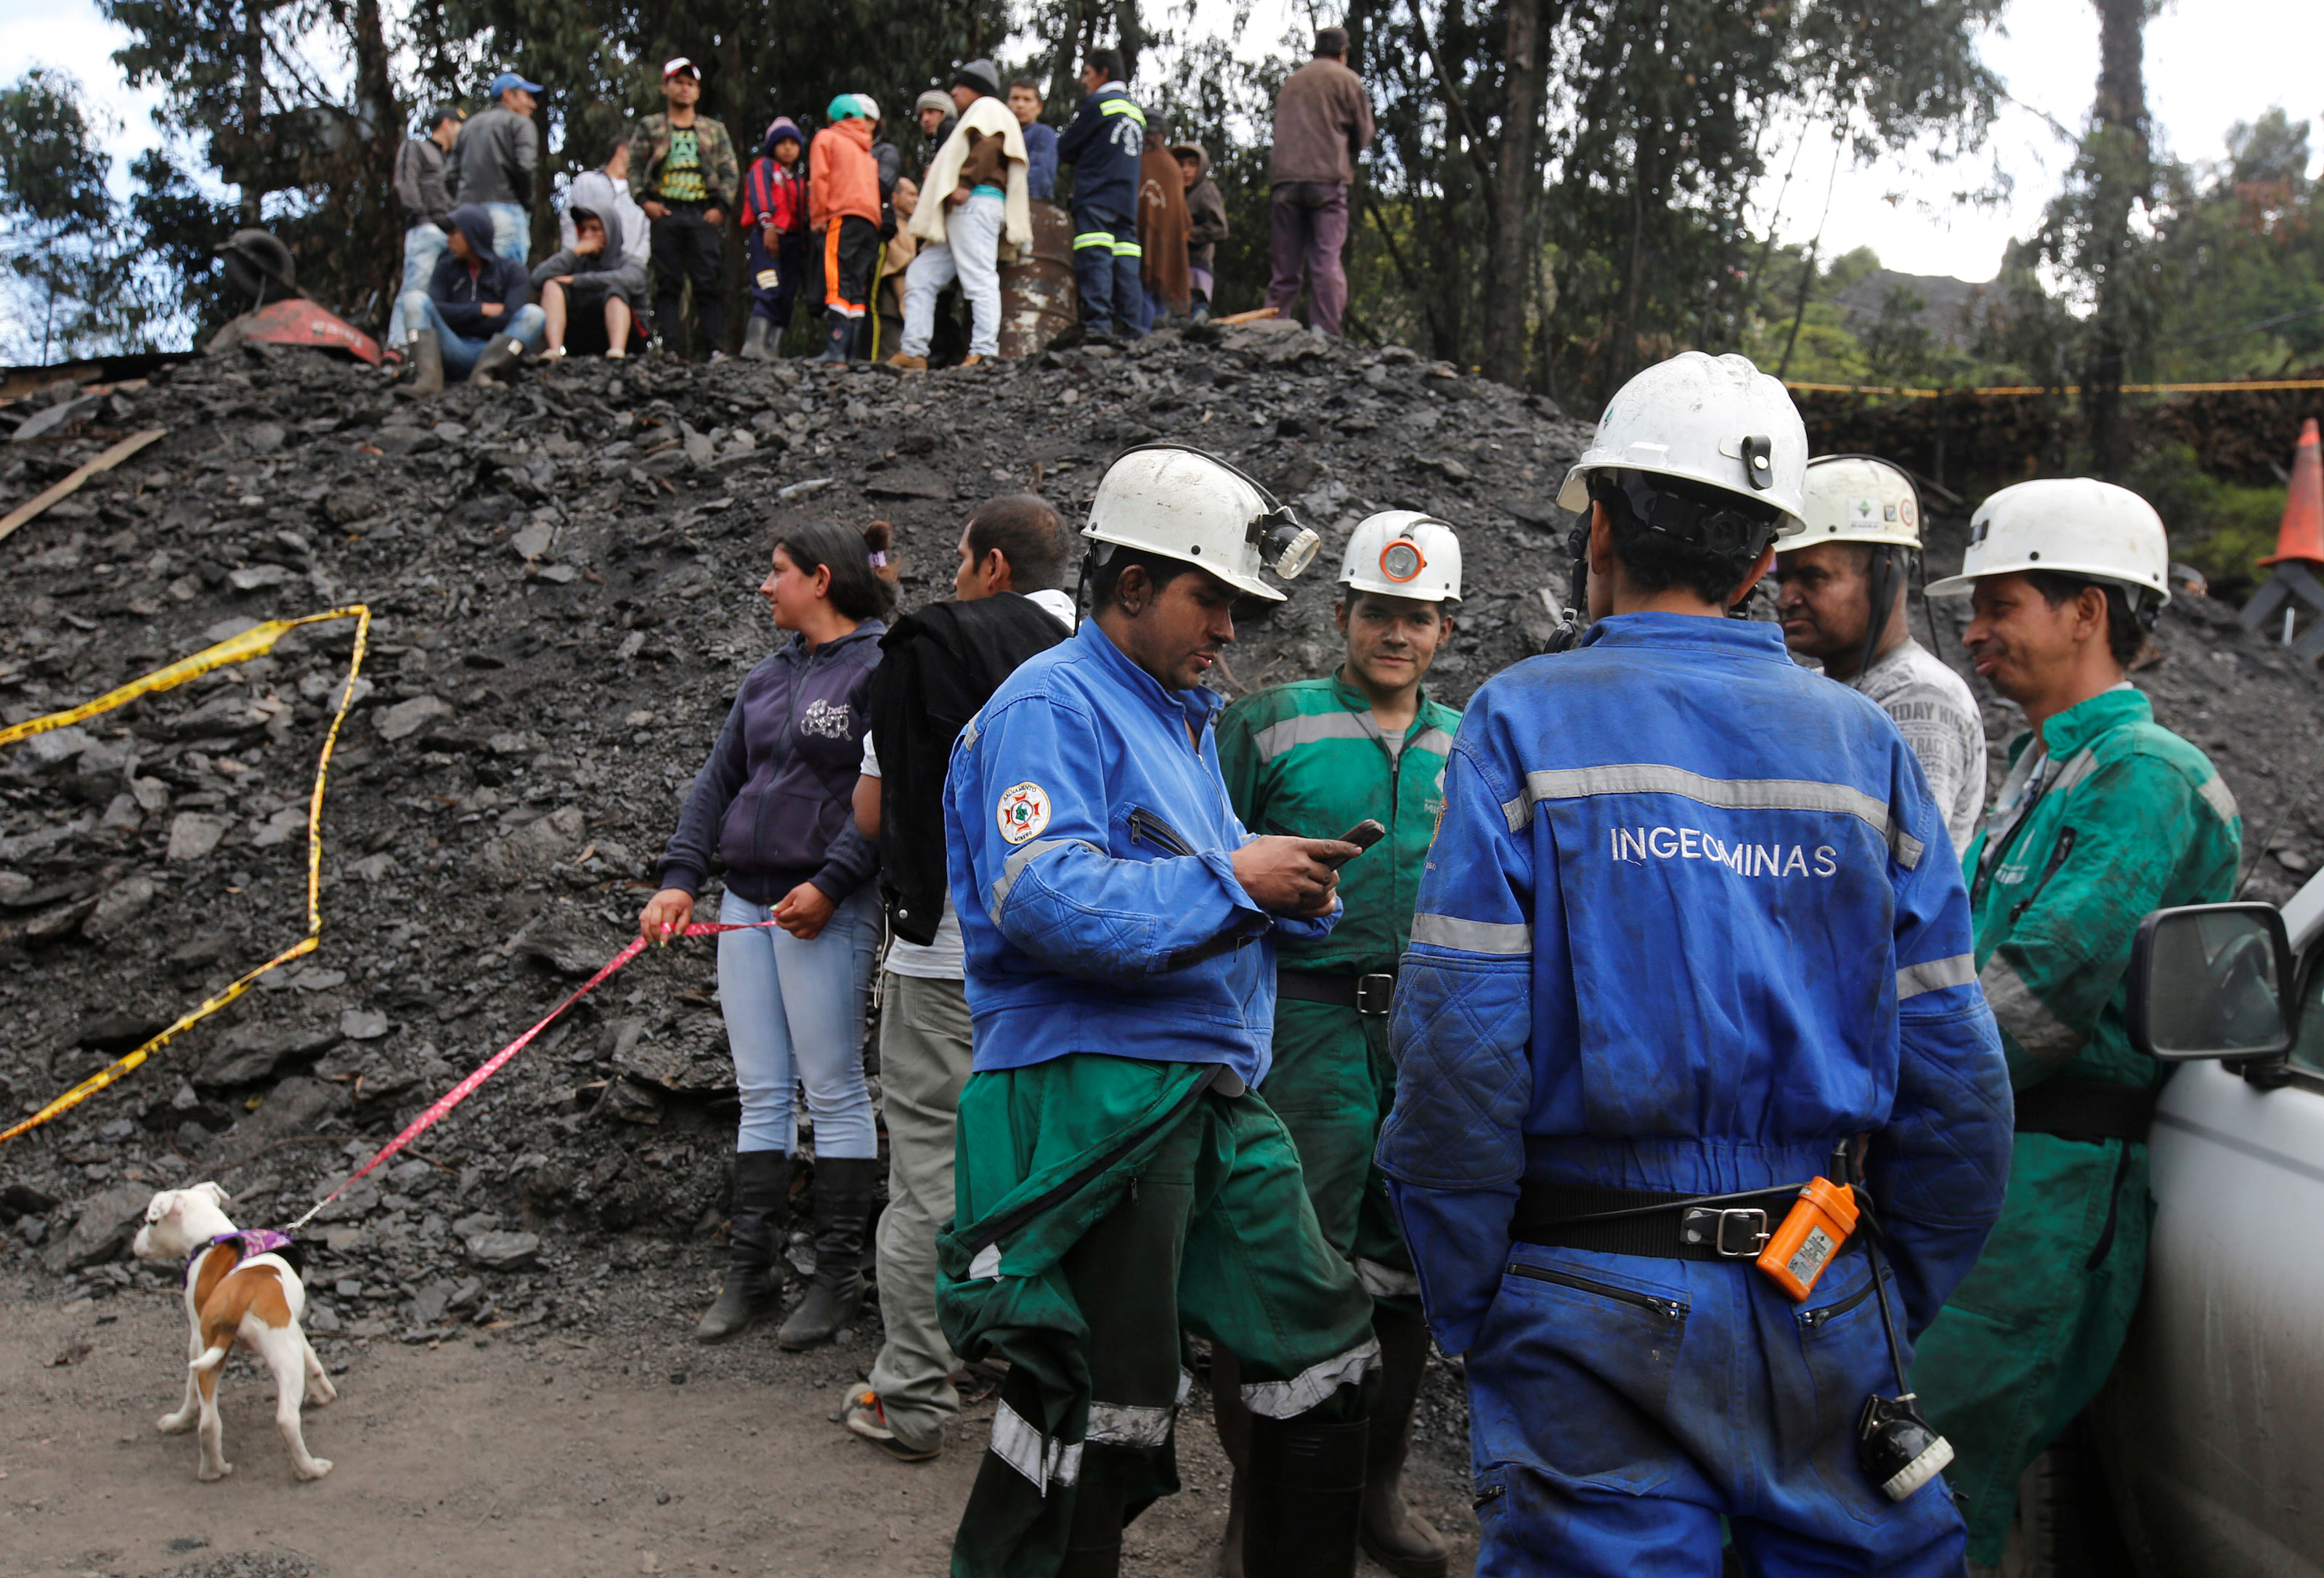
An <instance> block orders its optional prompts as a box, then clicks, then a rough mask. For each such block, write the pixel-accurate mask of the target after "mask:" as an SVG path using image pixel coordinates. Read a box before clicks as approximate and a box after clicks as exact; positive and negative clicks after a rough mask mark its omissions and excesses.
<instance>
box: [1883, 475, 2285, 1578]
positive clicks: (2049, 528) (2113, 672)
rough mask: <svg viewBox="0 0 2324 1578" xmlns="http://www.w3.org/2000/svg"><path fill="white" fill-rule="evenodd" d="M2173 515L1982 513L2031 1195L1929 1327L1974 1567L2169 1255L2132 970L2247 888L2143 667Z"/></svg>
mask: <svg viewBox="0 0 2324 1578" xmlns="http://www.w3.org/2000/svg"><path fill="white" fill-rule="evenodd" d="M2170 565H2171V551H2170V544H2169V542H2168V540H2166V538H2165V536H2164V532H2163V519H2162V517H2161V516H2159V515H2157V514H2156V513H2155V512H2154V508H2153V505H2151V504H2149V503H2147V502H2146V501H2145V500H2144V499H2143V498H2140V497H2139V496H2138V495H2137V494H2135V493H2132V492H2131V491H2130V490H2129V489H2127V488H2122V487H2116V486H2115V485H2114V484H2112V483H2104V482H2097V481H2093V480H2092V479H2090V478H2089V477H2071V478H2065V477H2061V478H2055V479H2050V480H2044V481H2040V482H2021V483H2019V484H2016V485H2015V487H2006V488H2004V489H2002V490H2001V491H2000V492H1999V493H1997V494H1994V495H1993V496H1992V497H1991V498H1989V499H1987V500H1986V501H1985V503H1982V504H1979V505H1978V509H1977V513H1976V515H1975V516H1974V517H1972V518H1971V520H1970V521H1969V551H1968V552H1967V554H1966V555H1964V556H1963V558H1962V560H1961V571H1960V575H1958V576H1953V577H1949V578H1947V579H1945V580H1941V581H1938V582H1936V583H1935V584H1933V585H1932V586H1930V587H1929V595H1930V596H1932V597H1969V598H1970V599H1971V600H1972V601H1971V604H1970V609H1971V614H1970V619H1969V630H1968V632H1967V633H1966V636H1965V641H1966V643H1967V645H1968V647H1969V652H1970V654H1971V656H1972V657H1973V658H1974V659H1975V660H1976V662H1977V671H1978V673H1979V674H1982V675H1984V676H1985V677H1986V678H1987V679H1988V680H1989V681H1990V682H1991V683H1992V685H1993V687H1994V689H1996V690H1997V691H1998V692H2000V693H2001V694H2002V695H2003V696H2005V697H2007V698H2008V699H2010V700H2011V701H2014V702H2015V703H2016V704H2017V706H2019V707H2020V708H2022V709H2023V710H2024V714H2025V722H2026V724H2027V725H2028V729H2027V732H2026V733H2024V734H2020V735H2018V736H2017V738H2016V739H2015V740H2013V741H2011V742H2010V745H2009V776H2008V777H2007V778H2006V780H2003V782H2002V786H2001V793H2000V796H1999V798H1998V799H1997V802H1996V803H1995V806H1994V808H1993V812H1992V814H1991V815H1990V816H1988V817H1987V818H1986V820H1985V826H1984V827H1983V828H1982V829H1981V830H1980V831H1979V833H1978V837H1977V840H1976V842H1975V843H1973V844H1970V845H1969V854H1968V865H1969V906H1970V909H1971V912H1972V917H1973V918H1974V920H1975V923H1976V927H1977V940H1976V954H1975V959H1976V964H1977V968H1978V980H1979V981H1980V982H1981V983H1983V985H1984V987H1985V995H1986V999H1987V1001H1989V1002H1990V1003H1991V1004H1992V1005H1993V1014H1994V1018H1995V1019H1996V1020H1998V1021H1999V1023H2000V1026H2001V1036H2002V1044H2003V1046H2004V1047H2005V1048H2006V1050H2007V1052H2008V1054H2009V1079H2010V1084H2012V1086H2014V1087H2015V1113H2016V1117H2015V1127H2016V1140H2015V1145H2014V1147H2013V1148H2012V1152H2011V1157H2010V1167H2009V1205H2008V1209H2007V1210H2006V1211H2004V1212H2003V1213H2002V1216H2001V1220H2000V1222H1999V1223H1997V1224H1996V1225H1995V1227H1994V1230H1993V1237H1992V1240H1991V1241H1989V1242H1988V1243H1987V1245H1986V1249H1985V1254H1984V1257H1983V1258H1982V1259H1981V1260H1978V1264H1977V1269H1976V1270H1975V1271H1973V1272H1971V1273H1970V1274H1969V1279H1968V1280H1967V1281H1965V1282H1963V1283H1962V1284H1961V1285H1960V1287H1958V1288H1956V1289H1954V1291H1953V1295H1952V1297H1951V1299H1950V1302H1948V1303H1947V1304H1946V1306H1945V1307H1944V1313H1943V1314H1941V1315H1939V1316H1938V1317H1937V1321H1936V1324H1934V1325H1932V1326H1931V1327H1930V1328H1929V1330H1928V1332H1927V1333H1926V1334H1925V1335H1924V1336H1923V1338H1922V1340H1921V1349H1920V1354H1919V1357H1918V1359H1917V1361H1915V1363H1914V1370H1913V1381H1914V1389H1916V1390H1918V1391H1919V1392H1920V1394H1921V1396H1922V1397H1923V1398H1925V1399H1926V1401H1927V1405H1928V1409H1929V1417H1930V1421H1931V1423H1932V1424H1933V1425H1935V1426H1937V1428H1938V1429H1940V1430H1941V1431H1942V1432H1944V1434H1945V1435H1946V1437H1947V1439H1949V1440H1950V1441H1951V1442H1952V1443H1953V1445H1954V1450H1955V1451H1956V1453H1958V1454H1959V1457H1958V1461H1957V1463H1955V1465H1954V1469H1953V1472H1952V1474H1951V1479H1952V1481H1953V1484H1954V1486H1955V1488H1956V1489H1957V1490H1959V1491H1960V1499H1961V1510H1962V1513H1963V1515H1964V1516H1965V1517H1966V1518H1968V1520H1969V1570H1970V1572H1971V1573H1980V1572H1986V1571H1988V1570H1993V1569H1997V1568H1998V1567H1999V1566H2000V1564H2001V1558H2002V1553H2003V1550H2004V1547H2005V1546H2006V1544H2007V1541H2008V1536H2009V1527H2010V1524H2011V1521H2012V1518H2013V1515H2014V1513H2015V1510H2016V1507H2017V1486H2018V1481H2019V1479H2020V1477H2021V1476H2022V1475H2023V1474H2024V1472H2025V1469H2026V1466H2027V1465H2028V1464H2029V1463H2032V1462H2033V1460H2034V1459H2035V1458H2036V1457H2038V1456H2040V1455H2041V1454H2042V1453H2043V1451H2044V1450H2045V1449H2046V1448H2047V1447H2048V1446H2049V1444H2050V1443H2051V1442H2052V1441H2054V1440H2056V1439H2057V1437H2058V1435H2059V1434H2060V1433H2061V1431H2063V1430H2064V1429H2065V1428H2066V1427H2067V1426H2069V1425H2070V1424H2072V1423H2073V1421H2074V1418H2075V1417H2076V1416H2077V1415H2079V1414H2080V1412H2081V1411H2082V1410H2083V1409H2084V1408H2085V1407H2088V1406H2089V1403H2090V1400H2091V1399H2092V1398H2095V1397H2097V1396H2098V1389H2099V1388H2100V1387H2102V1386H2104V1385H2105V1384H2106V1379H2107V1373H2108V1372H2109V1371H2110V1370H2113V1368H2114V1361H2115V1358H2116V1355H2117V1354H2119V1353H2120V1352H2122V1344H2123V1340H2124V1338H2125V1337H2126V1335H2127V1334H2128V1332H2129V1329H2130V1321H2131V1316H2132V1315H2133V1314H2134V1313H2135V1311H2136V1309H2137V1308H2138V1296H2139V1290H2140V1288H2141V1287H2142V1286H2143V1285H2144V1281H2145V1275H2146V1233H2147V1222H2148V1213H2149V1212H2150V1211H2151V1209H2152V1202H2151V1201H2150V1199H2149V1198H2148V1195H2147V1149H2146V1137H2147V1129H2148V1125H2149V1123H2150V1122H2151V1121H2153V1114H2154V1099H2155V1095H2156V1094H2157V1093H2158V1092H2159V1091H2160V1090H2161V1088H2162V1085H2163V1076H2164V1075H2166V1074H2167V1073H2168V1072H2169V1071H2170V1066H2169V1065H2168V1064H2161V1063H2157V1062H2156V1061H2155V1060H2154V1059H2153V1058H2152V1057H2146V1056H2144V1054H2142V1053H2140V1052H2139V1051H2138V1050H2137V1049H2136V1048H2135V1047H2133V1046H2132V1044H2131V1040H2130V1035H2129V1032H2128V1030H2127V1029H2126V1027H2125V1025H2124V1021H2123V1007H2124V983H2125V978H2126V975H2127V974H2128V972H2129V965H2130V952H2131V943H2132V940H2133V939H2134V938H2135V936H2136V935H2137V931H2138V923H2139V921H2140V920H2141V919H2142V918H2144V917H2145V916H2146V914H2147V913H2148V912H2149V911H2151V910H2155V909H2168V908H2171V907H2172V906H2176V905H2181V904H2216V903H2219V902H2222V901H2224V900H2227V899H2231V898H2233V897H2234V896H2235V887H2236V868H2237V865H2238V864H2239V863H2240V862H2241V860H2242V856H2243V818H2242V817H2241V816H2240V814H2239V813H2238V812H2237V811H2236V798H2235V796H2234V795H2232V794H2230V793H2229V792H2228V791H2227V785H2226V784H2225V783H2224V782H2222V781H2221V780H2220V778H2219V775H2218V771H2216V770H2215V769H2214V768H2213V767H2212V765H2211V763H2210V761H2209V758H2207V757H2206V756H2204V754H2203V753H2202V752H2200V751H2199V750H2197V749H2196V748H2195V747H2194V746H2192V745H2190V744H2189V743H2187V742H2186V741H2185V740H2182V739H2181V738H2180V737H2179V736H2178V735H2176V734H2172V733H2171V731H2170V730H2168V729H2165V728H2163V726H2162V725H2160V724H2157V723H2156V722H2155V721H2154V710H2153V707H2151V706H2148V705H2147V700H2146V697H2145V696H2144V694H2143V693H2142V692H2140V691H2139V690H2138V689H2137V688H2136V687H2134V686H2133V685H2132V684H2131V683H2130V678H2129V670H2130V665H2131V664H2132V663H2133V662H2134V661H2135V660H2136V659H2137V656H2138V654H2139V651H2140V650H2141V649H2142V648H2143V647H2144V646H2145V644H2146V632H2147V630H2148V628H2149V627H2150V626H2151V625H2152V624H2153V620H2154V617H2155V614H2157V612H2159V611H2160V610H2161V608H2162V607H2163V604H2165V603H2168V602H2169V601H2170V600H2171V583H2170V575H2169V571H2170Z"/></svg>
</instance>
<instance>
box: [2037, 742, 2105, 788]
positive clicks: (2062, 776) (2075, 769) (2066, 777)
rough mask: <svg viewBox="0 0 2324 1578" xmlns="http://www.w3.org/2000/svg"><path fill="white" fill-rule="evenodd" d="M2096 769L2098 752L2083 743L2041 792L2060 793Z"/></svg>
mask: <svg viewBox="0 0 2324 1578" xmlns="http://www.w3.org/2000/svg"><path fill="white" fill-rule="evenodd" d="M2096 771H2098V752H2096V751H2094V750H2092V749H2090V747H2089V746H2087V745H2085V746H2083V747H2082V748H2081V750H2080V751H2079V752H2075V754H2074V756H2073V757H2072V759H2071V760H2070V761H2068V762H2067V763H2066V765H2065V766H2063V767H2061V768H2060V769H2059V770H2058V776H2057V777H2056V778H2054V779H2052V780H2051V781H2050V786H2049V787H2048V788H2047V789H2043V791H2042V792H2043V793H2044V794H2052V795H2062V794H2064V793H2065V792H2066V791H2067V790H2068V789H2071V788H2073V787H2074V786H2075V785H2076V784H2078V783H2080V782H2081V781H2082V780H2084V779H2086V778H2088V777H2089V775H2090V774H2091V773H2093V772H2096Z"/></svg>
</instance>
